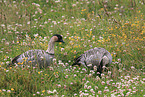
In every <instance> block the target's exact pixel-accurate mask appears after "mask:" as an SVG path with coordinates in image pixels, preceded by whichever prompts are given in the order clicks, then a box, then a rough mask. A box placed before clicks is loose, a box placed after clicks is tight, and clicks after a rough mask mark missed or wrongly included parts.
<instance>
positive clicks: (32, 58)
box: [12, 50, 54, 65]
mask: <svg viewBox="0 0 145 97" xmlns="http://www.w3.org/2000/svg"><path fill="white" fill-rule="evenodd" d="M53 57H54V56H53V55H49V54H48V53H46V52H45V51H44V50H29V51H26V52H25V53H23V54H21V55H18V56H16V57H15V58H14V59H13V60H12V62H13V63H19V62H20V63H23V62H26V63H29V62H31V63H33V64H37V63H38V64H39V65H45V64H47V65H49V64H50V62H51V59H52V58H53Z"/></svg>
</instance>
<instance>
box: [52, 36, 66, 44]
mask: <svg viewBox="0 0 145 97" xmlns="http://www.w3.org/2000/svg"><path fill="white" fill-rule="evenodd" d="M52 38H53V40H54V41H55V42H62V43H65V42H64V41H63V39H62V36H61V35H59V34H54V35H53V37H52Z"/></svg>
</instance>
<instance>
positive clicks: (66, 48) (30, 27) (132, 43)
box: [0, 0, 145, 97]
mask: <svg viewBox="0 0 145 97" xmlns="http://www.w3.org/2000/svg"><path fill="white" fill-rule="evenodd" d="M53 34H61V35H62V36H63V40H64V41H65V44H61V43H56V44H55V59H53V64H52V65H51V66H50V67H48V68H43V69H40V68H34V67H31V66H25V67H22V68H21V67H18V66H13V67H10V68H7V64H8V63H10V62H11V60H12V59H13V58H14V57H15V56H17V55H19V54H21V53H23V52H25V51H27V50H29V49H43V50H46V49H47V47H48V42H49V40H50V38H51V36H52V35H53ZM0 41H1V42H0V96H1V97H26V96H28V97H32V96H36V97H39V96H42V97H43V96H44V97H132V96H133V97H145V1H144V0H58V1H57V0H16V1H13V0H0ZM94 47H103V48H105V49H106V50H108V51H109V52H110V53H111V55H112V57H113V61H112V64H111V65H110V66H109V67H108V69H109V70H108V71H107V72H103V73H102V75H101V78H99V77H98V76H96V75H95V74H94V71H92V70H88V69H87V68H86V67H83V66H80V67H79V66H75V67H72V66H71V64H72V63H73V59H74V58H76V57H77V56H79V55H80V54H82V53H83V52H84V51H86V50H89V49H91V48H94ZM25 65H27V64H25Z"/></svg>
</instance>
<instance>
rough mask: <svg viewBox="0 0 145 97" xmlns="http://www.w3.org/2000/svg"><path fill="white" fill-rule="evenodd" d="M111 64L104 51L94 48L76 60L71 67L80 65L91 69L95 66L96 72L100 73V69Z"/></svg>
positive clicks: (110, 58)
mask: <svg viewBox="0 0 145 97" xmlns="http://www.w3.org/2000/svg"><path fill="white" fill-rule="evenodd" d="M111 62H112V56H111V54H110V53H109V52H108V51H107V50H106V49H104V48H97V47H95V48H93V49H90V50H88V51H86V52H85V53H84V54H81V55H80V56H79V57H78V58H76V59H75V62H74V63H73V64H72V66H74V65H81V64H82V65H84V66H85V67H88V68H90V69H93V67H94V66H97V72H100V73H101V72H102V70H103V68H102V67H103V66H109V65H110V64H111ZM89 65H90V66H89Z"/></svg>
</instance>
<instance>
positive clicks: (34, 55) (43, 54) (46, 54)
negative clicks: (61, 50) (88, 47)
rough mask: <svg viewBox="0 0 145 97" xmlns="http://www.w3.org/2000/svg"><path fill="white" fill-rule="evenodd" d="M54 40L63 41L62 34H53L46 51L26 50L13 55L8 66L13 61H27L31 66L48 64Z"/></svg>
mask: <svg viewBox="0 0 145 97" xmlns="http://www.w3.org/2000/svg"><path fill="white" fill-rule="evenodd" d="M55 42H62V43H64V41H63V39H62V36H61V35H59V34H54V35H53V36H52V37H51V39H50V41H49V43H48V48H47V50H46V51H44V50H40V49H34V50H28V51H26V52H24V53H23V54H20V55H18V56H16V57H14V58H13V59H12V61H11V63H10V64H9V65H8V66H11V65H13V64H15V63H17V64H23V63H28V64H32V66H35V65H38V66H39V67H40V68H43V67H47V66H49V65H50V64H51V61H52V59H53V58H54V44H55Z"/></svg>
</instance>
